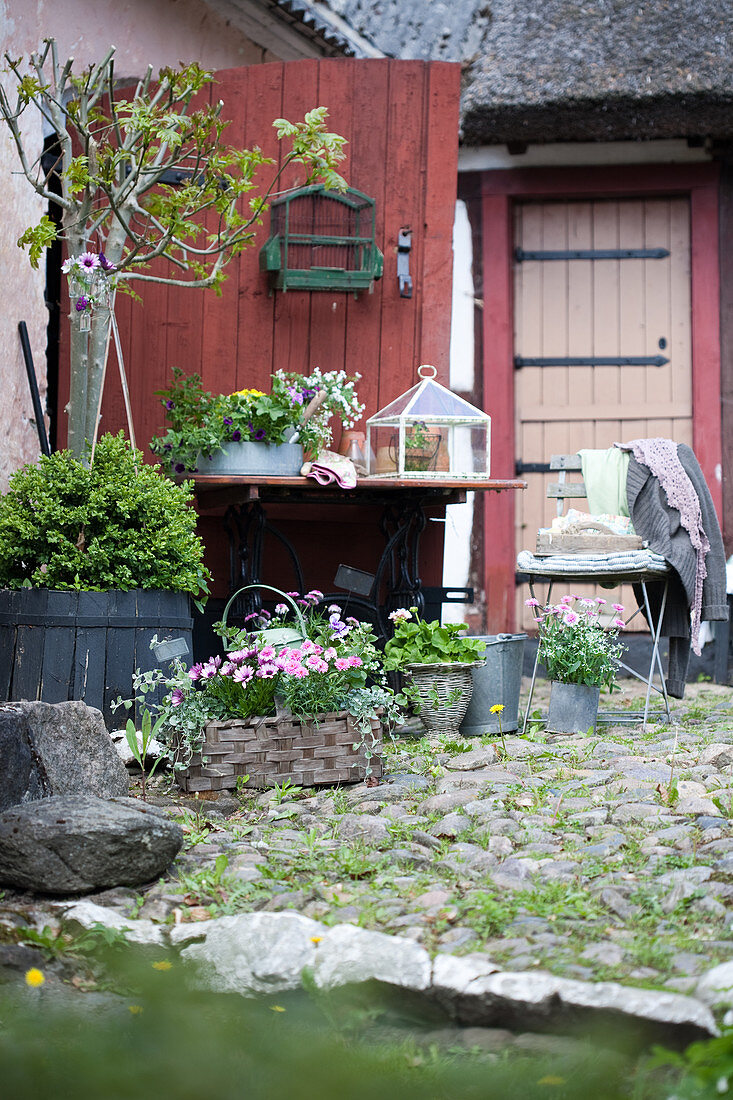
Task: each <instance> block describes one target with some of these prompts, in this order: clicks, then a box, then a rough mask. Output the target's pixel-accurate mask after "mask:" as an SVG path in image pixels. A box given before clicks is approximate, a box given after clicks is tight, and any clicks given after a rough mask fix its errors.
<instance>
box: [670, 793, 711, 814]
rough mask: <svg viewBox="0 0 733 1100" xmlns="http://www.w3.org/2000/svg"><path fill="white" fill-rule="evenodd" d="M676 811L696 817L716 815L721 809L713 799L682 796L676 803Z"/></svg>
mask: <svg viewBox="0 0 733 1100" xmlns="http://www.w3.org/2000/svg"><path fill="white" fill-rule="evenodd" d="M674 812H675V813H676V814H685V815H689V816H695V817H698V816H700V817H715V815H716V814H717V813H719V810H718V807H717V806H716V805H715V803H714V802H713V801H712V799H710V798H700V797H699V796H691V797H689V798H681V799H680V800H679V802H677V803H675V807H674Z"/></svg>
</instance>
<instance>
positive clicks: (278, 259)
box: [260, 184, 384, 293]
mask: <svg viewBox="0 0 733 1100" xmlns="http://www.w3.org/2000/svg"><path fill="white" fill-rule="evenodd" d="M270 219H271V220H270V236H269V239H268V240H267V241H266V243H265V244H264V245H263V247H262V249H261V251H260V269H261V270H262V271H266V272H267V275H268V280H269V283H270V288H271V289H273V290H351V291H354V293H357V292H358V291H360V290H371V288H372V284H373V282H374V280H375V279H380V278H381V277H382V271H383V269H384V257H383V255H382V253H381V252H380V250H379V249H378V248H377V245H376V241H375V212H374V199H370V198H369V196H368V195H364V194H362V192H361V191H357V190H355V189H354V188H353V187H350V188H348V189H347V190H346V191H343V192H341V191H327V190H326V188H325V187H324V186H323V184H313V185H312V186H310V187H300V188H298V189H297V190H296V191H289V192H288V193H287V194H286V195H283V196H281V198H279V199H275V200H274V201H273V203H272V205H271V207H270Z"/></svg>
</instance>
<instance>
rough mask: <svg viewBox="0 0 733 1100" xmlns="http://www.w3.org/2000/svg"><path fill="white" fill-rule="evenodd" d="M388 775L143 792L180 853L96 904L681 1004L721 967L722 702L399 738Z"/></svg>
mask: <svg viewBox="0 0 733 1100" xmlns="http://www.w3.org/2000/svg"><path fill="white" fill-rule="evenodd" d="M524 688H525V692H526V688H527V684H525V685H524ZM626 691H627V694H625V695H624V697H623V705H626V706H629V705H631V703H632V702H633V699H634V696H637V695H638V691H637V690H635V689H633V688H632V689H628V688H627V689H626ZM535 699H536V704H537V706H538V707H541V706H542V705H543V701H546V686H545V685H544V684H540V686H539V691H538V693H537V694H536V696H535ZM533 705H534V704H533ZM386 767H387V775H386V779H385V781H384V782H383V783H381V784H379V785H378V786H375V787H367V786H366V785H365V784H358V785H356V786H350V787H343V788H341V789H336V790H327V789H323V790H319V791H313V790H302V791H301V790H299V789H296V788H293V789H290V790H288V789H279V790H276V791H274V792H261V793H258V792H241V793H239V794H235V793H231V794H229V793H227V794H222V795H220V796H219V797H218V798H216V799H194V798H193V797H191V796H184V795H180V794H176V793H174V792H173V790H172V788H171V783H170V779H168V778H165V777H163V778H162V779H158V778H156V779H155V780H154V781H153V789H154V791H155V793H154V795H153V799H154V801H156V802H158V803H159V804H163V805H165V806H167V807H168V808H169V810H170V812H171V813H172V814H174V815H175V816H176V817H177V819H178V820H179V821H181V822H182V824H183V826H184V830H185V832H186V847H185V849H184V851H183V852H182V853H181V855H180V856H179V858H178V860H177V861H176V863H175V864H174V865H173V867H172V868H171V869H170V870H169V872H168V873H167V875H166V877H165V878H164V879H163V880H161V881H160V882H158V883H155V884H153V885H151V886H150V887H149V888H147V889H139V890H127V889H121V890H110V891H105V892H104V893H101V894H98V895H96V896H95V898H94V900H95V901H96V902H98V903H99V904H101V905H104V906H108V907H111V908H113V909H116V910H117V911H118V912H119V913H121V914H123V915H124V916H125V917H126V918H129V919H130V920H131V921H133V920H134V919H139V918H148V919H150V920H152V921H153V922H160V923H173V922H184V921H190V920H207V919H209V918H210V917H212V916H213V917H217V916H221V915H226V914H233V913H239V912H249V911H252V910H269V911H285V910H295V911H297V912H299V913H301V914H303V915H305V916H308V917H312V918H315V919H316V920H318V921H321V922H322V923H324V924H326V925H332V924H337V923H343V922H349V923H353V924H358V925H361V926H362V927H365V928H370V929H377V930H380V931H383V932H389V933H394V934H398V935H400V936H406V937H408V938H410V939H413V940H415V941H417V942H419V943H420V944H422V945H424V946H425V947H426V948H427V949H428V950H429V951H431V952H433V953H441V952H442V953H451V954H458V955H460V954H466V953H472V952H476V951H482V952H485V953H486V954H488V955H489V956H490V958H491V959H492V960H494V961H495V962H496V963H497V964H498V965H500V966H501V967H503V968H504V969H508V970H514V971H516V970H531V969H533V968H538V969H541V970H543V971H549V972H551V973H552V974H555V975H559V976H564V977H573V978H580V979H584V980H589V981H596V980H615V981H620V982H624V983H628V984H630V985H635V986H648V987H651V988H657V989H667V990H674V991H678V992H683V993H688V992H693V993H694V990H695V988H696V986H697V983H698V980H699V976H700V975H701V974H702V973H703V972H705V971H706V970H708V969H710V968H711V967H713V966H714V965H716V964H717V963H720V962H724V961H727V960H730V959H733V935H732V931H731V930H732V928H733V807H732V795H731V781H732V777H733V690H731V688H725V687H719V686H716V685H709V684H694V685H690V686H689V687H688V692H687V696H686V699H685V700H684V701H683V702H678V701H677V702H675V703H674V706H673V722H672V723H671V724H652V725H651V726H650V727H649V728H648V729H647V730H646V731H644V730H642V729H641V727H640V726H639V725H638V724H637V725H614V726H599V728H598V730H597V732H596V734H595V735H594V736H592V737H587V736H582V737H581V736H577V737H576V736H573V737H559V736H552V735H548V734H545V733H544V732H543V730H542V729H541V728H540V727H539V726H538V725H537V724H535V725H534V726H532V727H531V728H530V730H529V732H528V734H527V736H526V737H522V736H519V735H517V734H514V733H512V734H507V735H506V736H505V737H504V739H503V741H502V738H501V737H498V736H496V735H492V736H485V737H483V738H476V739H472V740H463V739H461V740H459V741H456V740H448V739H446V738H445V737H438V738H427V737H425V736H422V735H421V731H420V730H419V729H414V728H413V730H412V731H409V730H408V731H406V732H403V733H402V734H401V735H400V736H399V737H398V738H397V740H396V741H395V742H394V744H392V745H390V746H388V748H387V752H386ZM56 919H57V918H56V917H55V916H54V908H53V905H52V903H50V902H46V901H39V899H33V898H30V897H29V896H27V895H25V896H24V895H21V894H15V893H13V892H12V891H6V893H5V895H4V898H3V899H2V901H0V922H3V923H5V924H6V925H7V924H11V925H12V923H13V922H15V923H16V924H17V923H18V922H19V921H26V920H31V921H32V922H33V923H34V924H35V925H36V927H39V928H41V927H43V926H44V923H45V924H47V925H48V927H49V928H51V929H53V927H54V921H55V920H56Z"/></svg>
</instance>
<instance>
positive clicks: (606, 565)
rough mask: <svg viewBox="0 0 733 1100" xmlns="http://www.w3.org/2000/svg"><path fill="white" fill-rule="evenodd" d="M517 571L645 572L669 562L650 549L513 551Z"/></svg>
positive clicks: (660, 568)
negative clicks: (551, 553) (545, 555)
mask: <svg viewBox="0 0 733 1100" xmlns="http://www.w3.org/2000/svg"><path fill="white" fill-rule="evenodd" d="M517 569H518V570H519V572H520V573H532V574H534V575H535V576H540V575H541V574H543V573H545V574H549V573H568V574H572V575H574V576H580V575H581V574H586V573H598V574H603V573H638V572H640V571H642V570H643V571H645V572H647V573H659V574H663V573H666V572H667V571H668V570H669V566H668V565H667V562H666V561H665V559H664V558H663V557H662V556H661V554H655V553H654V551H653V550H622V551H619V552H618V553H616V554H603V555H599V554H567V555H561V554H558V555H557V556H556V557H550V558H536V557H535V556H534V554H533V553H532V552H531V550H522V551H520V553H519V554H518V555H517Z"/></svg>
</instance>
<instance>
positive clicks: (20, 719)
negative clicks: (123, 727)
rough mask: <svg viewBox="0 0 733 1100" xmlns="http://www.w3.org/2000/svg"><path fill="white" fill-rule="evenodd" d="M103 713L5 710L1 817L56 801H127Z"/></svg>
mask: <svg viewBox="0 0 733 1100" xmlns="http://www.w3.org/2000/svg"><path fill="white" fill-rule="evenodd" d="M128 790H129V780H128V776H127V770H126V768H125V766H124V764H123V763H122V761H121V760H120V758H119V756H118V755H117V752H116V751H115V747H114V743H113V741H112V738H111V737H110V735H109V733H108V732H107V728H106V726H105V724H104V719H103V718H102V715H101V713H100V711H98V710H94V709H93V708H92V707H88V706H87V705H86V704H85V703H82V702H70V703H38V702H20V703H3V704H2V705H0V811H2V810H6V809H8V808H9V807H10V806H15V805H19V804H21V803H26V802H32V801H36V800H38V799H41V798H47V797H50V796H52V795H64V794H93V795H96V796H97V797H99V798H113V797H115V796H116V795H126V794H127V792H128Z"/></svg>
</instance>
